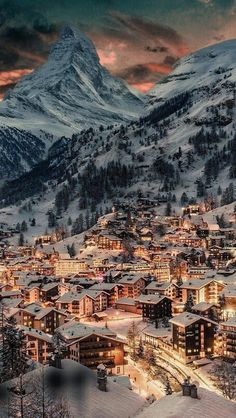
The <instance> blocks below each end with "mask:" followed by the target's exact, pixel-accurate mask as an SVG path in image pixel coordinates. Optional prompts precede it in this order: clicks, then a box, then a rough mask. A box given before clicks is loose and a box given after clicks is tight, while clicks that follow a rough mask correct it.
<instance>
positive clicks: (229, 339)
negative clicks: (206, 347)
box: [220, 316, 236, 361]
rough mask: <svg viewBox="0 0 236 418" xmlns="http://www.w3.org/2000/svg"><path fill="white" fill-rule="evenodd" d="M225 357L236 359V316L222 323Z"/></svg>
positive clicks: (221, 333) (223, 353)
mask: <svg viewBox="0 0 236 418" xmlns="http://www.w3.org/2000/svg"><path fill="white" fill-rule="evenodd" d="M220 336H221V341H222V351H221V354H222V355H223V357H226V358H227V359H229V360H234V361H235V360H236V316H235V317H233V318H230V319H228V321H226V322H222V323H221V324H220Z"/></svg>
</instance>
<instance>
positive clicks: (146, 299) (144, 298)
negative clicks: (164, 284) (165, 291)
mask: <svg viewBox="0 0 236 418" xmlns="http://www.w3.org/2000/svg"><path fill="white" fill-rule="evenodd" d="M165 298H166V299H170V298H167V296H163V295H159V294H154V295H140V296H139V297H137V299H136V300H137V301H138V302H140V303H153V304H156V303H159V302H160V301H161V300H162V299H165ZM170 300H171V299H170Z"/></svg>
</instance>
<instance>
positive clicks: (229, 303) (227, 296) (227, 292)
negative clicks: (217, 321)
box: [220, 284, 236, 320]
mask: <svg viewBox="0 0 236 418" xmlns="http://www.w3.org/2000/svg"><path fill="white" fill-rule="evenodd" d="M220 300H221V306H222V310H223V318H224V319H225V320H227V319H228V318H231V317H234V316H236V285H235V284H233V285H228V286H226V287H225V288H224V289H222V291H221V294H220Z"/></svg>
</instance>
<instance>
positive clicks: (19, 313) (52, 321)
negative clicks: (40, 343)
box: [9, 303, 67, 335]
mask: <svg viewBox="0 0 236 418" xmlns="http://www.w3.org/2000/svg"><path fill="white" fill-rule="evenodd" d="M9 316H10V317H12V318H14V319H15V320H16V323H17V324H18V325H23V326H26V327H30V328H35V329H38V330H40V331H43V332H45V333H47V334H52V335H53V334H54V331H55V329H56V328H58V327H59V326H61V325H62V324H64V322H65V320H66V318H67V314H66V313H65V312H62V311H59V310H57V309H55V308H52V307H49V308H44V307H42V306H40V305H38V304H36V303H31V304H29V305H27V306H26V307H24V308H15V309H12V311H11V312H10V314H9Z"/></svg>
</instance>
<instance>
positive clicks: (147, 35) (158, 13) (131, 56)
mask: <svg viewBox="0 0 236 418" xmlns="http://www.w3.org/2000/svg"><path fill="white" fill-rule="evenodd" d="M65 24H71V25H74V26H77V27H78V28H79V29H80V30H82V31H83V32H85V33H86V34H87V35H88V36H89V37H90V39H92V41H93V42H94V44H95V46H96V49H97V52H98V55H99V57H100V61H101V63H102V64H103V65H104V66H105V67H107V68H108V70H109V71H110V72H111V73H112V74H114V75H116V76H119V77H121V78H123V79H124V80H125V81H126V82H128V83H129V84H130V85H132V86H133V87H135V88H137V89H138V90H140V91H143V92H146V91H148V90H149V89H150V88H152V87H153V86H154V85H155V84H156V83H157V82H158V81H159V80H160V79H161V78H163V77H164V76H165V75H167V74H168V73H170V72H171V70H172V68H173V66H174V65H175V63H176V61H178V59H179V58H180V57H182V56H183V55H186V54H188V53H190V52H192V51H195V50H197V49H199V48H202V47H204V46H208V45H210V44H214V43H217V42H221V41H224V40H226V39H231V38H236V0H125V1H122V0H119V1H118V0H56V1H54V0H50V1H49V0H47V1H46V0H7V1H6V0H0V96H3V95H4V94H5V92H6V91H7V90H8V89H9V88H11V87H13V86H14V84H15V83H16V82H17V81H18V80H19V79H20V78H21V77H22V76H24V75H25V74H28V73H30V72H31V71H32V70H33V69H35V68H36V67H38V66H39V65H42V64H43V63H44V62H45V61H46V60H47V57H48V54H49V51H50V48H51V45H52V44H53V43H54V42H55V41H56V39H57V37H58V34H59V32H60V29H61V28H62V27H63V25H65Z"/></svg>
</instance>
